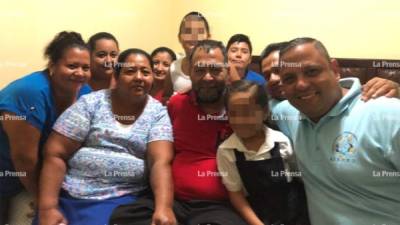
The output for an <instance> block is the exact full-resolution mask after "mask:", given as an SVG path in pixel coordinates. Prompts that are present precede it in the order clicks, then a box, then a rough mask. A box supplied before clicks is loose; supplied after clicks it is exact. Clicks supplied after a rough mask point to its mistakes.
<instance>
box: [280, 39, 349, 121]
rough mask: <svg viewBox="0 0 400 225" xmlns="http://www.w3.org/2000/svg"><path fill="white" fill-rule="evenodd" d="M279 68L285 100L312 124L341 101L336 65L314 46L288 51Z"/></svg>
mask: <svg viewBox="0 0 400 225" xmlns="http://www.w3.org/2000/svg"><path fill="white" fill-rule="evenodd" d="M280 65H281V70H280V77H281V80H282V90H283V91H284V93H285V96H286V97H287V99H288V100H289V102H290V103H291V104H292V105H293V106H294V107H296V108H297V109H298V110H300V111H301V112H302V113H304V114H305V115H307V116H308V117H309V118H310V119H312V120H313V121H314V122H317V121H318V120H319V119H320V118H321V117H322V116H324V115H325V114H326V113H328V112H329V110H330V109H331V108H332V107H333V106H334V105H335V104H336V103H337V102H338V101H339V100H340V98H341V97H342V91H341V88H340V86H339V83H338V82H339V79H340V77H339V73H338V67H337V64H336V61H334V60H333V61H331V62H328V61H327V59H326V58H325V57H324V56H323V55H322V54H321V53H320V52H319V51H318V50H317V49H316V48H315V47H314V44H313V43H307V44H303V45H299V46H297V47H295V48H293V49H291V50H290V51H288V52H287V53H285V54H284V55H283V57H282V58H281V63H280Z"/></svg>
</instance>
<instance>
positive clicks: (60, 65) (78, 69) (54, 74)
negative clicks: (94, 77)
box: [49, 48, 90, 94]
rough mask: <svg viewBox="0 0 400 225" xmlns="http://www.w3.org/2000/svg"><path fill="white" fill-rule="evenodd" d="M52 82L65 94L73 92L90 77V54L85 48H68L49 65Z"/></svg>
mask: <svg viewBox="0 0 400 225" xmlns="http://www.w3.org/2000/svg"><path fill="white" fill-rule="evenodd" d="M49 70H50V76H51V78H50V79H51V81H52V84H53V85H54V86H55V88H56V89H58V90H60V89H61V90H63V91H64V92H66V94H75V93H76V92H77V91H79V89H80V88H81V87H82V85H84V84H85V83H86V82H87V81H88V80H89V78H90V55H89V51H88V50H87V49H80V48H69V49H67V50H65V52H64V55H63V57H62V58H61V59H60V60H58V61H57V62H56V63H54V64H53V63H51V64H50V66H49Z"/></svg>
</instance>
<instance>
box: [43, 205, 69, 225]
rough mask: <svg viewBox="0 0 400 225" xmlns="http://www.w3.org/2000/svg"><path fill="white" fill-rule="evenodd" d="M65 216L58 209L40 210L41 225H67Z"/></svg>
mask: <svg viewBox="0 0 400 225" xmlns="http://www.w3.org/2000/svg"><path fill="white" fill-rule="evenodd" d="M67 224H68V222H67V220H66V219H65V217H64V215H63V214H62V213H61V212H60V210H58V209H57V208H50V209H39V225H67Z"/></svg>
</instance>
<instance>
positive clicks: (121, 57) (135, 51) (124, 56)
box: [114, 48, 153, 78]
mask: <svg viewBox="0 0 400 225" xmlns="http://www.w3.org/2000/svg"><path fill="white" fill-rule="evenodd" d="M130 55H144V56H145V57H146V58H147V60H148V61H149V64H150V68H151V70H152V71H153V61H152V60H151V57H150V55H149V53H147V52H145V51H144V50H142V49H138V48H129V49H127V50H125V51H123V52H121V54H119V56H118V59H117V63H116V65H115V67H114V70H115V73H114V75H115V78H118V77H119V75H120V73H121V70H122V68H123V67H124V66H123V64H124V63H125V62H126V59H127V58H128V56H130Z"/></svg>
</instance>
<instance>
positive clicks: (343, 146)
mask: <svg viewBox="0 0 400 225" xmlns="http://www.w3.org/2000/svg"><path fill="white" fill-rule="evenodd" d="M357 146H358V141H357V137H356V135H355V134H353V133H350V132H344V133H342V134H341V135H339V136H338V137H337V138H336V139H335V141H334V142H333V149H332V152H333V155H332V156H331V161H336V162H348V163H354V162H355V161H356V153H357Z"/></svg>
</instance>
